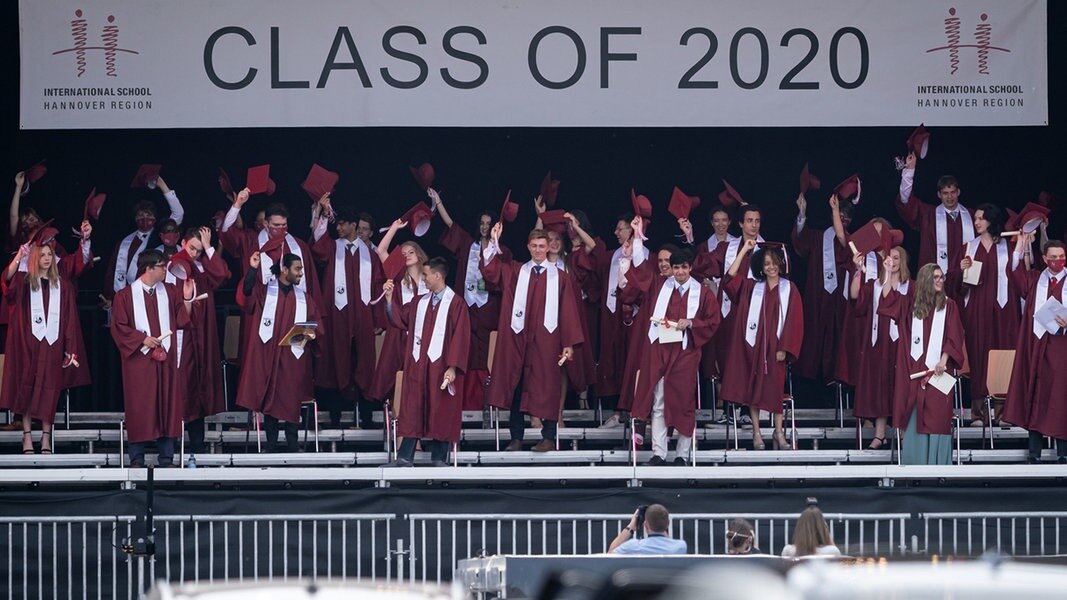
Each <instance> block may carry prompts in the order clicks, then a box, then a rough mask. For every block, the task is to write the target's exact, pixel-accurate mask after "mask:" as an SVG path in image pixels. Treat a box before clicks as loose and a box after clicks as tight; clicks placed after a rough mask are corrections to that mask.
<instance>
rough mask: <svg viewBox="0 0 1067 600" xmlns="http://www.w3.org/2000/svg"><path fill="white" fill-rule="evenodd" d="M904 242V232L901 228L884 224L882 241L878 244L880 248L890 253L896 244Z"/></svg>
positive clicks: (899, 244)
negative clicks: (893, 227) (892, 227)
mask: <svg viewBox="0 0 1067 600" xmlns="http://www.w3.org/2000/svg"><path fill="white" fill-rule="evenodd" d="M903 244H904V232H903V231H901V230H899V229H891V228H889V227H886V226H885V225H882V243H881V244H879V245H878V249H879V250H882V251H884V252H885V253H886V255H888V254H889V251H890V250H892V249H893V248H894V247H896V246H901V245H903Z"/></svg>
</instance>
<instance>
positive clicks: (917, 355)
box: [878, 263, 963, 465]
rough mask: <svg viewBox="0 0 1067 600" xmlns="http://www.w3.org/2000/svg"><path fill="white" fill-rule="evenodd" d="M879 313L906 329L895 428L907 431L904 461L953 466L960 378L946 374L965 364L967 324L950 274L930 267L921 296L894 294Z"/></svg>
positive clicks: (919, 285)
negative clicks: (951, 293) (955, 391)
mask: <svg viewBox="0 0 1067 600" xmlns="http://www.w3.org/2000/svg"><path fill="white" fill-rule="evenodd" d="M878 314H879V315H883V316H886V317H889V318H891V319H894V320H896V322H897V326H898V327H899V328H900V339H901V343H900V344H898V345H897V357H896V360H895V361H893V363H895V364H896V371H897V373H896V381H895V386H894V389H893V424H894V425H895V426H896V427H897V428H898V429H903V430H904V447H903V448H902V449H901V463H902V464H906V465H947V464H949V463H951V462H952V409H953V406H952V404H953V403H952V384H953V383H955V380H954V379H953V378H952V377H951V375H948V374H947V373H946V372H945V371H947V370H948V369H949V368H950V367H951V368H959V365H960V364H962V363H963V324H962V323H961V322H960V314H959V309H958V308H956V303H955V302H953V301H952V300H951V299H949V298H948V297H946V296H945V273H944V271H942V270H941V267H939V266H937V265H936V264H933V263H930V264H927V265H924V266H923V267H922V268H921V269H919V275H918V277H917V278H916V280H915V293H914V294H913V295H912V296H910V297H909V296H905V295H904V294H901V293H900V292H899V290H898V291H896V292H891V293H889V294H888V295H886V296H885V297H883V298H882V301H881V303H880V304H879V306H878ZM886 368H890V365H886ZM946 378H947V379H946Z"/></svg>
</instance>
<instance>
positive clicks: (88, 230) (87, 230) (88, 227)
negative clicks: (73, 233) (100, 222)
mask: <svg viewBox="0 0 1067 600" xmlns="http://www.w3.org/2000/svg"><path fill="white" fill-rule="evenodd" d="M81 233H82V240H88V239H89V236H90V235H92V234H93V226H92V224H90V223H89V219H85V220H84V221H82V226H81Z"/></svg>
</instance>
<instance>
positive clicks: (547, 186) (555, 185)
mask: <svg viewBox="0 0 1067 600" xmlns="http://www.w3.org/2000/svg"><path fill="white" fill-rule="evenodd" d="M540 193H541V200H543V201H544V203H545V206H547V207H548V208H552V207H553V206H555V205H556V196H558V195H559V180H558V179H552V171H549V172H548V173H545V178H544V179H543V180H542V181H541V190H540Z"/></svg>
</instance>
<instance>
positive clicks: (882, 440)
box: [867, 437, 885, 450]
mask: <svg viewBox="0 0 1067 600" xmlns="http://www.w3.org/2000/svg"><path fill="white" fill-rule="evenodd" d="M876 442H877V444H878V445H877V446H876V445H875V443H876ZM884 445H885V438H884V437H876V438H874V439H873V440H871V443H870V445H869V446H867V449H868V450H881V449H882V446H884Z"/></svg>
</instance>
